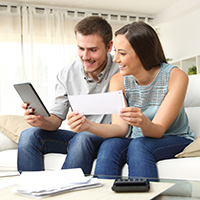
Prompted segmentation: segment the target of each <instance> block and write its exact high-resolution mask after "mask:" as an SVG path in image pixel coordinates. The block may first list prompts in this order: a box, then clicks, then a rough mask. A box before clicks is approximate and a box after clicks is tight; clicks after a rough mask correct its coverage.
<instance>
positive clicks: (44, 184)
mask: <svg viewBox="0 0 200 200" xmlns="http://www.w3.org/2000/svg"><path fill="white" fill-rule="evenodd" d="M99 186H102V183H101V181H100V180H98V179H96V178H92V177H89V176H88V177H85V176H84V174H83V171H82V170H81V169H80V168H77V169H66V170H58V171H39V172H38V171H35V172H22V174H21V176H20V181H19V186H18V187H17V188H16V189H15V190H14V191H16V192H19V193H21V194H25V195H29V196H33V197H45V196H47V195H48V196H49V195H52V194H57V193H60V192H66V191H72V190H80V189H87V188H90V187H99Z"/></svg>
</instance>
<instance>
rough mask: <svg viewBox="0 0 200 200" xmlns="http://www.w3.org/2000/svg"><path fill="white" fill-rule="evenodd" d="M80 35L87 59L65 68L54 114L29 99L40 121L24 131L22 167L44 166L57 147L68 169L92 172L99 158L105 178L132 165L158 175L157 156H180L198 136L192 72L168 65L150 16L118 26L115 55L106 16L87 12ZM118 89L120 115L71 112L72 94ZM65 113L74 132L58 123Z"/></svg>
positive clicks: (133, 172)
mask: <svg viewBox="0 0 200 200" xmlns="http://www.w3.org/2000/svg"><path fill="white" fill-rule="evenodd" d="M75 35H76V39H77V46H78V55H79V58H80V59H79V60H76V61H74V63H72V64H71V65H70V66H67V67H65V68H63V70H62V71H60V72H59V73H58V75H57V84H56V95H55V99H54V103H53V105H52V108H51V110H50V113H51V116H50V117H43V116H36V115H30V113H32V112H33V110H32V109H28V108H27V105H26V104H23V105H22V107H23V108H24V109H25V113H24V115H25V120H26V121H27V122H28V123H29V124H30V125H32V126H33V127H32V128H30V129H27V130H25V131H23V132H22V134H21V136H20V140H19V144H18V170H19V171H20V172H22V171H35V170H44V160H43V155H44V154H46V153H51V152H54V153H55V152H56V153H67V157H66V159H65V162H64V164H63V166H62V169H69V168H82V169H83V172H84V173H85V174H90V172H91V168H92V164H93V161H94V159H95V158H97V162H96V168H95V174H96V175H97V176H99V177H101V176H102V177H106V176H107V177H111V178H112V177H115V176H119V175H121V169H122V167H123V165H124V164H125V163H127V164H128V166H129V176H130V177H132V176H136V177H152V178H157V177H158V174H157V168H156V162H157V161H159V160H163V159H168V158H174V156H175V155H176V154H177V153H179V152H181V151H182V150H183V149H184V148H185V147H186V146H187V145H188V144H190V143H191V142H192V141H193V138H194V136H193V133H192V132H191V130H190V128H189V123H188V118H187V115H186V112H185V110H184V104H183V103H184V98H185V94H186V90H187V85H188V77H187V75H186V74H185V73H184V72H183V71H182V70H180V69H178V68H177V67H175V66H172V65H170V64H168V63H167V61H166V58H165V55H164V52H163V50H162V46H161V44H160V41H159V38H158V36H157V34H156V32H155V31H154V29H153V28H152V27H151V26H150V25H148V24H146V23H144V22H133V23H132V24H128V25H125V26H124V27H122V28H121V29H119V30H118V31H116V32H115V44H114V49H115V55H114V58H112V56H111V55H110V53H109V52H110V51H111V50H112V46H113V42H112V29H111V26H110V25H109V24H108V22H107V21H106V20H104V19H103V18H101V17H86V18H85V19H83V20H82V21H80V22H79V23H78V24H77V25H76V27H75ZM116 90H122V91H123V93H124V99H125V102H126V105H127V107H126V108H122V109H121V112H120V114H113V115H112V116H109V115H87V116H84V115H82V114H81V113H77V112H76V111H75V112H70V113H69V114H68V109H69V107H70V102H69V100H68V95H77V94H79V95H82V94H91V93H103V92H108V91H116ZM67 114H68V115H67ZM66 116H67V119H68V125H69V126H70V128H71V130H72V131H68V130H61V129H59V127H60V125H61V123H62V121H63V120H64V119H66ZM129 127H131V129H132V131H131V135H130V137H126V136H127V133H128V129H129Z"/></svg>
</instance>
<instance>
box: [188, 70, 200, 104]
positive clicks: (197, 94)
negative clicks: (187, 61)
mask: <svg viewBox="0 0 200 200" xmlns="http://www.w3.org/2000/svg"><path fill="white" fill-rule="evenodd" d="M199 85H200V74H196V75H190V76H189V83H188V89H187V93H186V97H185V102H184V104H185V107H200V101H199V100H200V90H199V87H198V86H199Z"/></svg>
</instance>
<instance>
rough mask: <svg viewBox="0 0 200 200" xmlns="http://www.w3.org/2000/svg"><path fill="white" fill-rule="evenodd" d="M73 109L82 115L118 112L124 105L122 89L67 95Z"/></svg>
mask: <svg viewBox="0 0 200 200" xmlns="http://www.w3.org/2000/svg"><path fill="white" fill-rule="evenodd" d="M69 101H70V104H71V106H72V109H73V110H74V111H77V112H79V113H83V114H84V115H98V114H114V113H120V108H124V107H125V103H124V98H123V92H122V90H119V91H115V92H107V93H98V94H88V95H73V96H72V95H69Z"/></svg>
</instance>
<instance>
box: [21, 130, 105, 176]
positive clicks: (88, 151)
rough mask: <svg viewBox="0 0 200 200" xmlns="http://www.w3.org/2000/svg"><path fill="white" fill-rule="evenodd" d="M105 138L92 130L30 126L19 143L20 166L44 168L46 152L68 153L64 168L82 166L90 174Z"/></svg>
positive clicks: (24, 167)
mask: <svg viewBox="0 0 200 200" xmlns="http://www.w3.org/2000/svg"><path fill="white" fill-rule="evenodd" d="M103 140H104V139H103V138H101V137H99V136H96V135H94V134H92V133H89V132H80V133H74V132H72V131H68V130H62V129H58V130H56V131H45V130H42V129H40V128H35V127H32V128H29V129H26V130H25V131H23V132H22V133H21V136H20V139H19V144H18V160H17V164H18V170H19V172H22V171H41V170H44V157H43V156H44V154H47V153H62V154H67V157H66V159H65V162H64V164H63V166H62V169H70V168H82V170H83V172H84V173H85V174H90V173H91V169H92V164H93V161H94V159H95V158H96V157H97V152H98V150H99V147H100V145H101V143H102V142H103ZM55 162H56V161H55Z"/></svg>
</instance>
